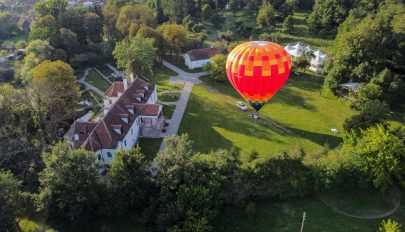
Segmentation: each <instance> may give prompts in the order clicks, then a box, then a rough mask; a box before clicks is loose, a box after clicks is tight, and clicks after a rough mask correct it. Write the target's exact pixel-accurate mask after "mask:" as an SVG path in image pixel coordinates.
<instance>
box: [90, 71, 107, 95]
mask: <svg viewBox="0 0 405 232" xmlns="http://www.w3.org/2000/svg"><path fill="white" fill-rule="evenodd" d="M86 81H87V82H88V83H90V84H91V85H93V86H94V87H96V88H98V89H100V90H101V91H103V92H105V91H107V89H108V88H109V87H110V83H108V82H107V81H106V80H104V79H103V77H101V76H100V74H98V73H97V72H96V71H95V70H93V69H92V70H90V71H89V75H87V77H86Z"/></svg>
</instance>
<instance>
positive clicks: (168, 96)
mask: <svg viewBox="0 0 405 232" xmlns="http://www.w3.org/2000/svg"><path fill="white" fill-rule="evenodd" d="M180 95H181V94H180V93H165V94H159V95H158V99H159V101H162V102H177V101H178V100H179V98H180Z"/></svg>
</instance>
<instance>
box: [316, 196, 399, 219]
mask: <svg viewBox="0 0 405 232" xmlns="http://www.w3.org/2000/svg"><path fill="white" fill-rule="evenodd" d="M389 195H390V197H391V201H392V202H393V203H394V207H393V208H392V209H390V210H389V211H387V212H383V213H374V214H373V213H370V214H368V215H355V214H350V213H346V212H345V211H343V210H340V209H338V208H337V207H336V205H335V204H334V203H333V202H331V201H330V200H329V199H328V197H327V196H325V195H321V196H319V199H320V200H321V201H322V202H323V203H324V204H325V205H327V206H328V207H330V208H331V209H332V210H333V211H335V212H336V213H339V214H342V215H345V216H347V217H352V218H358V219H379V218H385V217H388V216H390V215H391V214H393V213H395V212H396V211H397V210H398V209H399V207H400V206H401V192H400V191H399V189H397V188H393V189H391V190H390V192H389Z"/></svg>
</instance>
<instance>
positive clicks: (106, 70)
mask: <svg viewBox="0 0 405 232" xmlns="http://www.w3.org/2000/svg"><path fill="white" fill-rule="evenodd" d="M96 68H97V70H98V71H99V72H101V73H102V74H103V75H104V76H105V77H109V76H111V74H113V73H114V71H113V70H111V69H110V68H109V67H108V66H107V65H102V66H99V67H96Z"/></svg>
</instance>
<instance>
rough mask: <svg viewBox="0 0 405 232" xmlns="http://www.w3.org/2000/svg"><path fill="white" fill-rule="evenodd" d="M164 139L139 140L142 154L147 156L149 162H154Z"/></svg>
mask: <svg viewBox="0 0 405 232" xmlns="http://www.w3.org/2000/svg"><path fill="white" fill-rule="evenodd" d="M162 141H163V139H161V138H157V139H155V138H140V139H139V140H138V145H139V147H140V148H141V152H142V154H144V155H145V157H146V159H147V160H153V158H155V156H156V154H157V153H158V151H159V148H160V144H162Z"/></svg>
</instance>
